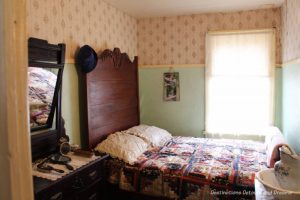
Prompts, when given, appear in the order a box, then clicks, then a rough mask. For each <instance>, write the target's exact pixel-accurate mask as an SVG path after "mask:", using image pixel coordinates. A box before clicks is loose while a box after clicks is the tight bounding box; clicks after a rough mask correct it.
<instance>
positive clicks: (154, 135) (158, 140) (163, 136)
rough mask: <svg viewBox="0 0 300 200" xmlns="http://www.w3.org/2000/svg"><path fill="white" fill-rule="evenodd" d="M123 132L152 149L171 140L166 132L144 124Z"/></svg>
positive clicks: (170, 136)
mask: <svg viewBox="0 0 300 200" xmlns="http://www.w3.org/2000/svg"><path fill="white" fill-rule="evenodd" d="M125 132H126V133H128V134H132V135H136V136H138V137H140V138H142V139H144V140H145V141H147V142H148V143H149V144H150V145H151V146H153V147H158V146H164V145H165V144H166V143H167V142H168V141H169V140H170V139H171V138H172V135H171V134H170V133H169V132H168V131H166V130H164V129H161V128H158V127H155V126H148V125H144V124H141V125H139V126H134V127H132V128H130V129H128V130H126V131H125Z"/></svg>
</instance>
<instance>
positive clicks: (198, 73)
mask: <svg viewBox="0 0 300 200" xmlns="http://www.w3.org/2000/svg"><path fill="white" fill-rule="evenodd" d="M174 71H176V72H179V80H180V101H178V102H164V101H163V81H162V80H163V73H164V72H168V68H149V69H147V68H142V69H140V70H139V93H140V118H141V123H144V124H149V125H155V126H158V127H161V128H164V129H167V130H168V131H170V132H171V133H172V134H173V135H185V136H202V131H203V130H204V108H205V107H204V100H205V97H204V90H205V87H204V68H203V67H201V68H200V67H199V68H183V67H181V68H174Z"/></svg>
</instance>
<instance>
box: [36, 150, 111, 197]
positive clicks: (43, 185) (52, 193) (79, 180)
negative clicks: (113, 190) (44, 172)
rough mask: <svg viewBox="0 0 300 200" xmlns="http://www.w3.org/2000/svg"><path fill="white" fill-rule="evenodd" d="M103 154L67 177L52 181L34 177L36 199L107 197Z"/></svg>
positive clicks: (104, 157)
mask: <svg viewBox="0 0 300 200" xmlns="http://www.w3.org/2000/svg"><path fill="white" fill-rule="evenodd" d="M107 157H108V156H107V155H105V156H102V157H99V158H98V159H96V160H94V161H92V162H90V163H89V164H87V165H85V166H83V167H81V168H79V169H77V170H74V171H73V172H71V173H70V174H68V175H66V176H65V177H63V178H61V179H59V180H57V181H50V180H47V179H43V178H38V177H34V178H33V181H34V195H35V199H36V200H58V199H60V200H73V199H74V200H104V199H106V197H105V195H106V184H105V169H104V160H105V159H106V158H107Z"/></svg>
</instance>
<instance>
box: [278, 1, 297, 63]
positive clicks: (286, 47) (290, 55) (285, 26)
mask: <svg viewBox="0 0 300 200" xmlns="http://www.w3.org/2000/svg"><path fill="white" fill-rule="evenodd" d="M299 31H300V1H299V0H286V1H285V3H284V4H283V6H282V60H283V62H288V61H292V60H295V59H300V36H299Z"/></svg>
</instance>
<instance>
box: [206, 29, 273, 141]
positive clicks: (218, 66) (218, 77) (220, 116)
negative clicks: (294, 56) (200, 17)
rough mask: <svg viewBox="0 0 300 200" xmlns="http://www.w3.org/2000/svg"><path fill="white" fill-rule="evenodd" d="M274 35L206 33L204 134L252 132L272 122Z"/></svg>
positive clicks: (256, 132)
mask: <svg viewBox="0 0 300 200" xmlns="http://www.w3.org/2000/svg"><path fill="white" fill-rule="evenodd" d="M274 34H275V33H274V31H273V30H262V31H258V30H257V31H241V32H216V33H213V32H212V33H208V34H207V36H206V77H205V78H206V94H205V95H206V110H205V113H206V114H205V115H206V123H205V125H206V127H205V128H206V130H205V132H206V133H210V134H214V133H216V134H219V135H220V134H231V135H241V134H245V135H253V134H254V135H255V134H259V133H260V130H262V128H266V127H267V126H269V125H272V124H273V110H274V109H273V105H274V104H273V96H274V89H273V85H274V84H273V82H274V81H273V80H274V69H275V51H274V44H275V41H274V38H275V37H274Z"/></svg>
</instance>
